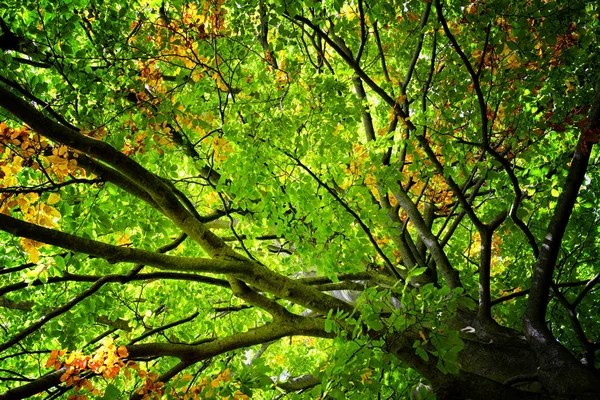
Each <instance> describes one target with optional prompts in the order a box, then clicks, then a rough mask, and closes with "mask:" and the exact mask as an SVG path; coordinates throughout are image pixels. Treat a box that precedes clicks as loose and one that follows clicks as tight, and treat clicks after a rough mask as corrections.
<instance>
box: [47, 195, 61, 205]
mask: <svg viewBox="0 0 600 400" xmlns="http://www.w3.org/2000/svg"><path fill="white" fill-rule="evenodd" d="M59 201H60V194H58V193H50V196H48V204H50V205H52V204H56V203H58V202H59Z"/></svg>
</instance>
